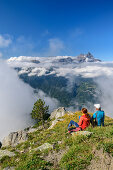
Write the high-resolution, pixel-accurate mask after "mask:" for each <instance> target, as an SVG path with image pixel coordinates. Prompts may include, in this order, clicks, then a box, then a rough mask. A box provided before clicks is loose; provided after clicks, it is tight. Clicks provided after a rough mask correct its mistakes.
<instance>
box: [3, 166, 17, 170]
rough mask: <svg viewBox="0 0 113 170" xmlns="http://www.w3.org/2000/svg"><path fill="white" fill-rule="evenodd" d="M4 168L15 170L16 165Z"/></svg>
mask: <svg viewBox="0 0 113 170" xmlns="http://www.w3.org/2000/svg"><path fill="white" fill-rule="evenodd" d="M3 170H15V167H14V166H12V167H9V166H8V167H6V168H4V169H3Z"/></svg>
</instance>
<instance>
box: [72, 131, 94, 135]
mask: <svg viewBox="0 0 113 170" xmlns="http://www.w3.org/2000/svg"><path fill="white" fill-rule="evenodd" d="M92 134H93V132H89V131H78V132H73V133H72V136H76V135H84V136H91V135H92Z"/></svg>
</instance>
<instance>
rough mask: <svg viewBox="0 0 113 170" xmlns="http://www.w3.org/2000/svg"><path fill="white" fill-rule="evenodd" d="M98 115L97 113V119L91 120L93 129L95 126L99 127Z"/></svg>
mask: <svg viewBox="0 0 113 170" xmlns="http://www.w3.org/2000/svg"><path fill="white" fill-rule="evenodd" d="M97 113H98V112H97ZM97 113H96V118H95V119H93V118H91V120H90V123H91V125H92V126H93V127H95V126H97V125H98V120H97Z"/></svg>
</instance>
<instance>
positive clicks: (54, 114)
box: [50, 107, 67, 119]
mask: <svg viewBox="0 0 113 170" xmlns="http://www.w3.org/2000/svg"><path fill="white" fill-rule="evenodd" d="M66 113H67V112H66V109H65V108H64V107H59V108H58V109H56V110H54V111H53V112H52V113H51V116H50V119H53V118H55V119H57V118H59V117H62V116H64V115H65V114H66Z"/></svg>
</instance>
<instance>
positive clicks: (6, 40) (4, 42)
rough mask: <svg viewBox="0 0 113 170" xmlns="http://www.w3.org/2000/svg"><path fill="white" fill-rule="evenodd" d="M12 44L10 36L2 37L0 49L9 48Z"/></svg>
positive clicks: (0, 38) (0, 37)
mask: <svg viewBox="0 0 113 170" xmlns="http://www.w3.org/2000/svg"><path fill="white" fill-rule="evenodd" d="M11 43H12V40H11V38H10V37H9V36H2V35H0V48H4V47H8V46H9V45H10V44H11Z"/></svg>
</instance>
